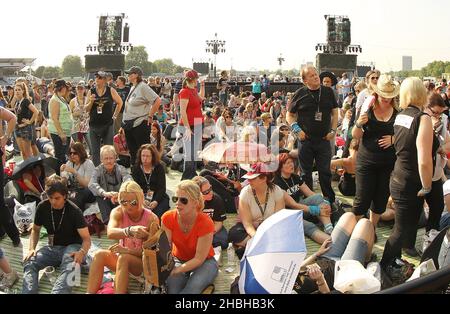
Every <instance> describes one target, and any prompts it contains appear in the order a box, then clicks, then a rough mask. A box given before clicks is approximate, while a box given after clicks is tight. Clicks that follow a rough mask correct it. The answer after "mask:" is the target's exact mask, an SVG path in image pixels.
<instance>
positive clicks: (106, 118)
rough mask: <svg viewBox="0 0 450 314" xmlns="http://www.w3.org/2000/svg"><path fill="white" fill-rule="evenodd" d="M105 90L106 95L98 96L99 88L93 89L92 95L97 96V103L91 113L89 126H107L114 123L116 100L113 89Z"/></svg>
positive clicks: (95, 102) (107, 88) (107, 87)
mask: <svg viewBox="0 0 450 314" xmlns="http://www.w3.org/2000/svg"><path fill="white" fill-rule="evenodd" d="M105 88H106V90H105V93H104V94H103V95H102V96H99V95H98V94H97V88H93V89H91V94H92V95H95V101H94V104H93V105H92V108H91V112H90V113H89V116H90V120H89V125H94V126H105V125H111V124H112V123H113V119H112V116H113V105H114V100H113V99H112V94H111V87H109V86H106V87H105ZM99 107H100V108H101V113H100V109H99Z"/></svg>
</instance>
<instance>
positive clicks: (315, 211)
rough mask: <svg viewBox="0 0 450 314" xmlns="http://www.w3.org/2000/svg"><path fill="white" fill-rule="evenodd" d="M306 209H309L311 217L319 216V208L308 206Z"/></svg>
mask: <svg viewBox="0 0 450 314" xmlns="http://www.w3.org/2000/svg"><path fill="white" fill-rule="evenodd" d="M308 208H309V213H310V214H311V215H313V216H319V215H320V208H319V206H316V205H311V206H308Z"/></svg>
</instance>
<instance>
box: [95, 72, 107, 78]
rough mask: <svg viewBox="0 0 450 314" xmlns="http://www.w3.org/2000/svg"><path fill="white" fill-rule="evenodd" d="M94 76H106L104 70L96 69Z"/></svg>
mask: <svg viewBox="0 0 450 314" xmlns="http://www.w3.org/2000/svg"><path fill="white" fill-rule="evenodd" d="M95 77H99V78H106V72H105V71H97V72H96V73H95Z"/></svg>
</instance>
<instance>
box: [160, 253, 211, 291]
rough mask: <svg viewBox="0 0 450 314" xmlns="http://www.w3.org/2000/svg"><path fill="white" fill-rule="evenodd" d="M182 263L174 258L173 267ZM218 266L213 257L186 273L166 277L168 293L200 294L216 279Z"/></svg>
mask: <svg viewBox="0 0 450 314" xmlns="http://www.w3.org/2000/svg"><path fill="white" fill-rule="evenodd" d="M181 264H182V262H181V261H180V260H178V259H177V258H175V267H178V266H180V265H181ZM218 272H219V266H218V265H217V262H216V260H215V259H214V258H210V259H207V260H205V261H204V262H203V264H202V265H201V266H199V267H198V268H196V269H194V270H193V271H190V272H188V273H181V274H177V275H172V276H170V277H169V278H167V288H168V293H169V294H200V293H202V291H203V290H204V289H205V288H206V287H207V286H208V285H210V284H212V283H213V282H214V279H216V276H217V273H218Z"/></svg>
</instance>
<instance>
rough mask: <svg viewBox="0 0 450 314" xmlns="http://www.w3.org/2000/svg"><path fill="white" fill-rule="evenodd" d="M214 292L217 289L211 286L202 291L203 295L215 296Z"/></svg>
mask: <svg viewBox="0 0 450 314" xmlns="http://www.w3.org/2000/svg"><path fill="white" fill-rule="evenodd" d="M214 290H215V287H214V285H212V284H211V285H209V286H208V287H206V288H205V289H204V290H203V291H202V294H213V292H214Z"/></svg>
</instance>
